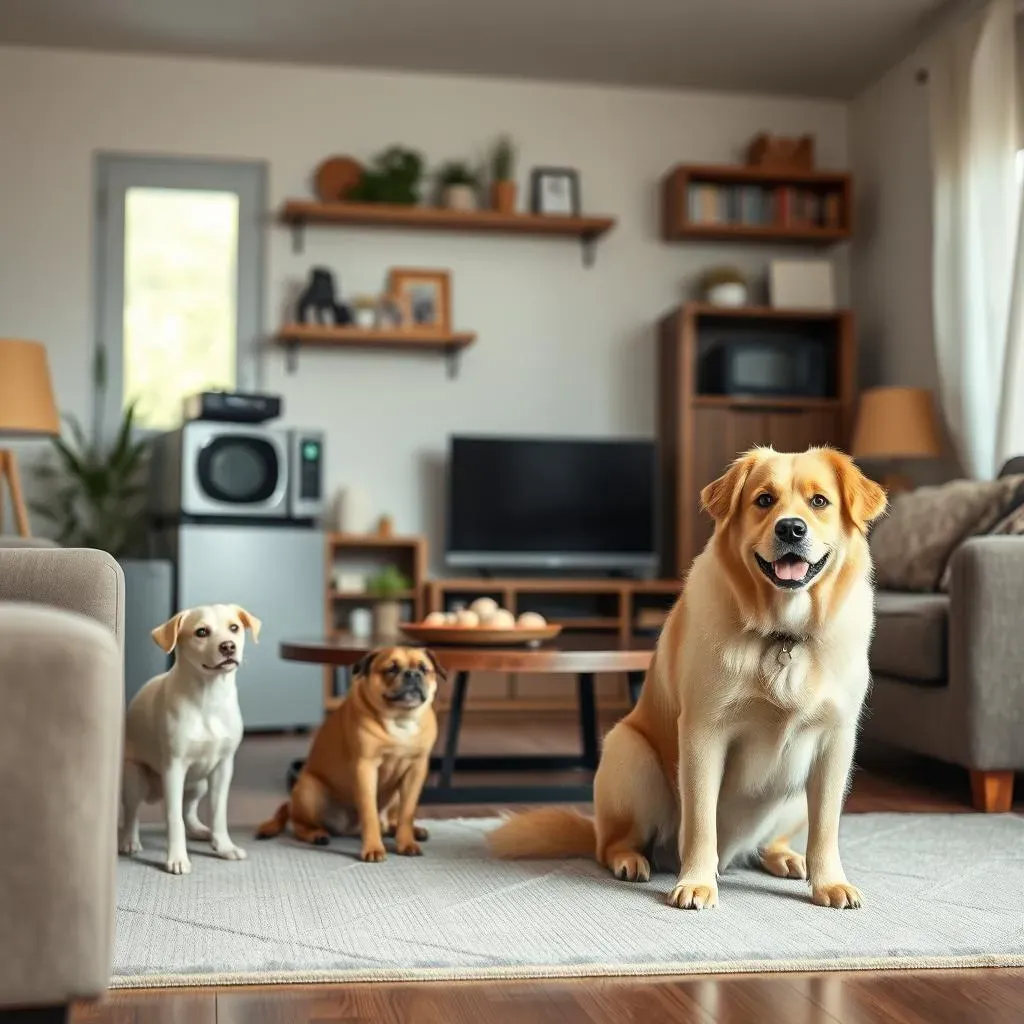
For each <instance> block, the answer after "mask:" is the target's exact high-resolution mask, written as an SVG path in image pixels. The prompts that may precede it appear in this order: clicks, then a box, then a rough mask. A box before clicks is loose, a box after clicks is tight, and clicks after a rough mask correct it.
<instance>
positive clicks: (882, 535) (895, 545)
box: [870, 476, 1024, 593]
mask: <svg viewBox="0 0 1024 1024" xmlns="http://www.w3.org/2000/svg"><path fill="white" fill-rule="evenodd" d="M1022 500H1024V477H1021V476H1009V477H1003V478H1001V479H999V480H953V481H950V482H949V483H947V484H943V485H942V486H940V487H919V488H918V489H917V490H915V491H910V492H909V493H907V494H900V495H897V496H896V497H895V498H893V499H892V502H891V504H890V507H889V514H888V515H887V516H886V517H885V518H884V519H882V520H880V521H879V522H878V523H876V524H875V526H874V528H873V529H872V531H871V538H870V544H871V554H872V557H873V559H874V563H875V571H876V580H877V582H878V586H879V587H882V588H883V589H885V590H904V591H915V592H918V593H934V592H935V591H937V590H940V589H941V590H943V591H947V590H948V583H949V578H948V573H947V565H948V563H949V558H950V556H951V555H952V554H953V552H954V550H956V548H957V547H958V546H959V545H960V544H961V543H963V541H965V540H966V539H967V538H968V537H971V536H977V535H979V534H984V533H987V532H988V531H989V530H990V529H992V527H993V526H995V525H996V523H998V522H999V520H1000V519H1002V518H1003V517H1004V516H1005V515H1007V514H1008V513H1009V512H1010V510H1011V509H1013V508H1014V507H1016V506H1018V505H1019V504H1020V503H1021V501H1022Z"/></svg>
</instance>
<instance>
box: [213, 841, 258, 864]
mask: <svg viewBox="0 0 1024 1024" xmlns="http://www.w3.org/2000/svg"><path fill="white" fill-rule="evenodd" d="M211 846H212V847H213V852H214V853H215V854H217V856H218V857H220V858H222V859H223V860H245V858H246V857H248V856H249V855H248V854H247V853H246V852H245V850H243V849H242V848H241V847H240V846H235V844H234V843H233V842H231V840H230V839H217V838H214V840H213V842H212V843H211Z"/></svg>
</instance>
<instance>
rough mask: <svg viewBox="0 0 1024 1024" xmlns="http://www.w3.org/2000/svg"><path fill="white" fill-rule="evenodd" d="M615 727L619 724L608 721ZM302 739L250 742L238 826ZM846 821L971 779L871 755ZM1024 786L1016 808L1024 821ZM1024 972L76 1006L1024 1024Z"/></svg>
mask: <svg viewBox="0 0 1024 1024" xmlns="http://www.w3.org/2000/svg"><path fill="white" fill-rule="evenodd" d="M609 724H610V723H609ZM307 742H308V741H307V740H306V739H305V738H303V737H259V738H253V739H248V740H246V742H245V744H243V750H242V751H241V752H240V757H239V762H238V767H237V769H236V775H235V783H234V789H233V793H232V803H231V811H230V814H231V820H232V821H233V822H238V823H240V824H251V823H252V822H254V821H256V820H258V819H259V818H260V817H262V816H264V815H266V814H269V813H270V812H271V811H272V810H273V807H274V806H275V805H276V803H277V802H278V801H279V800H280V799H281V796H282V780H283V771H284V768H285V766H286V764H287V763H288V760H289V759H290V758H291V757H295V756H301V754H302V752H303V750H304V749H305V747H306V745H307ZM574 742H575V735H574V733H573V731H572V725H571V723H569V722H566V721H564V720H555V721H552V722H548V723H541V724H538V723H531V724H530V725H529V727H528V728H526V727H524V728H521V729H516V728H510V727H509V724H508V723H507V722H488V721H487V720H479V719H478V720H476V721H472V722H467V726H466V743H465V752H467V753H473V752H477V751H482V750H486V751H488V752H494V751H495V750H498V749H502V750H508V751H509V752H514V753H530V752H537V753H541V752H543V753H554V752H557V751H559V750H571V749H573V746H574ZM858 761H859V767H858V770H857V772H856V774H855V776H854V781H853V789H852V792H851V794H850V798H849V800H848V802H847V811H848V813H858V812H866V811H897V812H898V811H904V812H905V811H933V812H963V813H973V812H972V810H971V806H970V783H969V780H968V778H967V774H966V772H961V771H959V770H958V769H955V768H951V767H949V766H945V765H939V764H936V763H934V762H931V761H926V760H924V759H920V758H910V757H905V756H901V755H894V754H891V753H888V752H885V751H880V750H871V749H867V750H863V751H862V752H861V755H860V757H859V759H858ZM1022 796H1024V786H1021V785H1020V784H1019V783H1018V786H1017V801H1016V803H1015V810H1017V811H1018V812H1024V799H1022ZM497 811H498V808H494V807H465V806H459V807H428V808H423V815H422V816H423V817H453V816H456V815H459V816H468V815H493V814H495V813H496V812H497ZM1021 1006H1024V970H995V969H977V970H971V971H913V972H911V971H899V972H846V973H840V972H833V973H829V974H819V975H811V974H764V975H754V976H751V975H745V976H744V975H720V976H717V977H705V978H697V977H691V978H666V979H643V980H635V979H634V980H631V979H593V980H589V979H582V980H574V981H538V982H463V983H458V984H447V983H446V984H427V983H417V984H402V985H395V984H376V985H345V986H343V985H333V986H318V987H304V986H275V987H263V988H237V989H200V990H195V989H192V990H161V991H157V992H141V991H134V992H114V993H111V994H110V995H109V997H108V998H107V999H106V1000H105V1001H104V1002H102V1003H100V1004H95V1005H82V1006H78V1007H76V1008H75V1010H74V1011H73V1013H72V1016H71V1020H72V1022H73V1024H313V1022H317V1024H329V1022H334V1021H337V1022H341V1021H344V1022H345V1024H360V1022H367V1024H369V1022H371V1021H372V1022H374V1024H490V1022H499V1024H595V1022H605V1021H609V1022H615V1024H628V1022H633V1021H638V1022H639V1021H643V1022H648V1021H650V1022H655V1021H672V1022H673V1024H691V1022H692V1024H718V1022H722V1024H724V1022H728V1024H774V1022H776V1021H778V1022H780V1024H862V1022H866V1021H885V1022H892V1024H947V1022H948V1024H964V1022H969V1024H1004V1022H1005V1024H1011V1022H1014V1024H1017V1022H1019V1021H1021V1020H1022V1019H1024V1011H1022V1010H1021Z"/></svg>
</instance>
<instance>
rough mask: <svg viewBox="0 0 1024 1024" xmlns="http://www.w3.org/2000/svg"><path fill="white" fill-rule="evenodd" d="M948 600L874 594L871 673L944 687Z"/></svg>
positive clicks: (886, 592) (936, 596)
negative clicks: (873, 634)
mask: <svg viewBox="0 0 1024 1024" xmlns="http://www.w3.org/2000/svg"><path fill="white" fill-rule="evenodd" d="M948 620H949V598H948V597H947V596H946V595H945V594H901V593H897V592H895V591H891V590H880V591H878V592H877V593H876V594H875V637H874V640H873V641H872V644H871V671H872V672H873V673H875V674H876V675H883V676H894V677H895V678H897V679H904V680H906V681H908V682H914V683H924V684H927V685H930V686H943V685H945V682H946V661H947V659H946V652H947V649H948V641H947V625H948Z"/></svg>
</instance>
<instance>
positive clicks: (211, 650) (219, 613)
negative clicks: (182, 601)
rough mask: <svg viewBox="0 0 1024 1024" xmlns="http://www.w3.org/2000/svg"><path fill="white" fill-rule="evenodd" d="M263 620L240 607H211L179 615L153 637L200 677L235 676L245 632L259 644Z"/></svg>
mask: <svg viewBox="0 0 1024 1024" xmlns="http://www.w3.org/2000/svg"><path fill="white" fill-rule="evenodd" d="M260 625H261V623H260V620H259V619H257V618H256V616H255V615H253V614H251V613H250V612H247V611H246V610H245V609H244V608H242V607H240V606H239V605H237V604H210V605H202V606H201V607H199V608H189V609H188V610H186V611H183V612H178V614H177V615H175V616H174V617H173V618H171V619H168V620H167V621H166V622H165V623H164V624H163V625H161V626H157V628H156V629H154V630H153V633H152V636H153V639H154V640H155V641H156V643H157V644H158V645H159V646H160V649H161V650H162V651H164V652H165V653H167V654H170V652H171V651H176V652H177V658H178V659H180V660H182V661H184V662H186V663H187V664H188V666H189V667H190V668H191V669H193V670H194V671H195V672H196V673H197V674H198V675H200V676H204V677H206V676H216V675H223V674H224V673H226V672H234V671H235V670H236V669H237V668H238V667H239V666H240V665H241V664H242V654H243V652H244V650H245V631H246V630H247V629H248V630H251V631H252V638H253V641H254V642H256V643H258V642H259V640H258V637H259V635H260Z"/></svg>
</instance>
